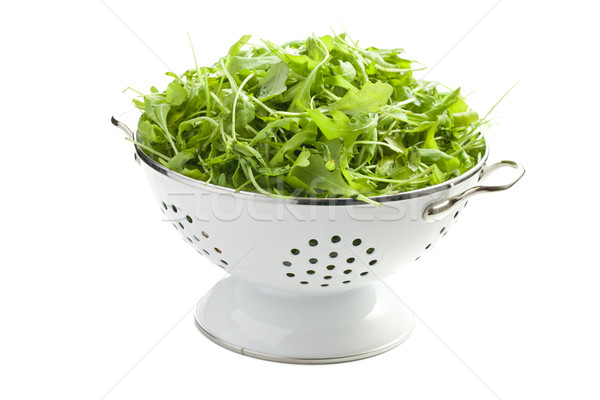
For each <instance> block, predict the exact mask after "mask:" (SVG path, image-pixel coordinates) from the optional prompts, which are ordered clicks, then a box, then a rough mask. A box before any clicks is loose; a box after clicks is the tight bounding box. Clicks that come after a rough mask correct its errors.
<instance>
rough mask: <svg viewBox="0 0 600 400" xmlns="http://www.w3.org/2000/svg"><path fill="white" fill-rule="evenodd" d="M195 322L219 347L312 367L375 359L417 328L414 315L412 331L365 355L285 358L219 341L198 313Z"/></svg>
mask: <svg viewBox="0 0 600 400" xmlns="http://www.w3.org/2000/svg"><path fill="white" fill-rule="evenodd" d="M194 322H195V324H196V327H197V328H198V330H199V331H200V332H201V333H202V334H203V335H204V336H206V337H207V338H208V339H210V340H211V341H212V342H213V343H215V344H218V345H219V346H221V347H223V348H225V349H227V350H229V351H233V352H234V353H238V354H241V355H243V356H248V357H252V358H258V359H261V360H266V361H273V362H279V363H287V364H312V365H314V364H338V363H344V362H350V361H358V360H363V359H365V358H369V357H374V356H377V355H379V354H383V353H385V352H387V351H389V350H392V349H394V348H396V347H398V346H399V345H401V344H402V343H404V342H405V341H406V339H408V337H409V336H410V335H411V333H412V331H413V329H414V327H415V323H416V318H415V317H414V315H412V323H411V326H410V329H409V330H408V331H407V332H406V333H405V334H404V335H402V336H400V337H399V338H397V339H396V340H394V341H393V342H392V343H389V344H387V345H384V346H381V347H378V348H376V349H374V350H371V351H367V352H364V353H359V354H353V355H348V356H342V357H331V358H295V357H285V356H277V355H273V354H267V353H261V352H257V351H252V350H248V349H244V348H242V347H238V346H235V345H233V344H231V343H229V342H226V341H225V340H222V339H219V338H218V337H216V336H214V335H213V334H212V333H210V332H209V331H208V330H207V329H206V328H205V327H203V326H202V324H200V322H199V321H198V318H197V313H194Z"/></svg>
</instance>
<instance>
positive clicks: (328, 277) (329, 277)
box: [323, 275, 331, 279]
mask: <svg viewBox="0 0 600 400" xmlns="http://www.w3.org/2000/svg"><path fill="white" fill-rule="evenodd" d="M323 279H331V275H326V276H324V277H323Z"/></svg>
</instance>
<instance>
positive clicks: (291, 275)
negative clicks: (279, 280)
mask: <svg viewBox="0 0 600 400" xmlns="http://www.w3.org/2000/svg"><path fill="white" fill-rule="evenodd" d="M286 275H287V276H289V277H290V278H293V277H295V276H296V274H292V273H291V272H288V273H287V274H286Z"/></svg>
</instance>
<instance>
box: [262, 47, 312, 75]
mask: <svg viewBox="0 0 600 400" xmlns="http://www.w3.org/2000/svg"><path fill="white" fill-rule="evenodd" d="M263 42H264V43H265V44H266V45H267V47H268V48H269V50H271V51H272V52H273V54H275V55H276V56H277V57H279V59H280V60H281V61H283V62H284V63H286V64H287V66H288V67H289V68H290V69H291V70H293V71H294V72H296V73H298V74H300V75H307V74H308V73H310V72H311V71H313V70H314V69H315V68H317V66H318V65H319V61H316V60H313V59H312V58H310V57H309V56H307V55H304V54H301V55H298V54H288V53H286V52H285V51H284V50H283V49H282V48H281V47H279V46H277V45H276V44H275V43H272V42H269V41H268V40H263Z"/></svg>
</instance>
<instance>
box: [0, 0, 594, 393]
mask: <svg viewBox="0 0 600 400" xmlns="http://www.w3.org/2000/svg"><path fill="white" fill-rule="evenodd" d="M494 4H495V3H494V2H493V1H480V2H475V1H463V0H457V1H452V2H441V1H440V2H433V1H418V2H417V1H412V2H401V1H371V2H353V1H343V2H341V1H331V2H326V1H324V0H321V1H309V0H303V1H290V2H283V1H271V2H268V1H260V0H255V1H247V2H244V3H241V2H233V1H211V2H202V1H193V2H192V1H169V2H166V1H161V2H158V1H135V2H117V1H114V0H107V1H106V5H104V4H103V3H101V2H100V1H79V2H76V1H72V2H67V1H52V2H41V1H37V2H21V3H19V4H17V2H10V3H8V2H4V3H3V4H2V6H0V8H1V9H0V38H1V39H0V48H1V53H0V54H1V60H2V61H1V62H0V71H1V74H0V79H1V82H2V85H1V89H2V95H1V96H0V102H1V105H0V116H1V118H2V122H1V124H0V126H1V131H2V141H1V147H0V163H1V169H0V171H1V174H2V175H1V176H2V194H1V195H0V206H1V210H2V213H3V219H2V222H1V223H0V235H1V243H2V247H1V251H0V262H1V269H0V338H1V340H0V398H4V399H34V398H35V399H50V398H52V399H92V400H94V399H96V400H100V399H101V398H106V399H108V400H117V399H200V398H216V399H220V398H261V399H276V398H277V399H280V398H285V399H306V398H317V399H331V398H352V399H354V398H356V399H359V398H360V399H364V398H367V396H370V397H373V398H375V397H377V398H382V399H387V398H390V399H391V398H393V399H461V400H470V399H478V400H482V399H494V398H500V399H502V400H508V399H534V398H539V399H566V398H572V399H597V398H598V397H599V396H600V387H599V386H598V382H597V381H598V377H599V376H600V362H599V361H598V360H599V359H600V345H599V340H598V338H599V337H600V322H599V316H598V315H599V313H598V306H599V305H600V291H599V290H598V288H599V283H600V274H599V273H598V267H599V264H600V263H599V262H598V258H597V249H598V236H599V235H598V231H599V230H600V221H599V218H598V210H597V205H596V204H597V194H598V176H599V173H598V171H599V168H598V161H597V160H598V156H597V154H598V148H599V144H600V140H599V137H600V132H599V128H598V126H599V123H598V108H599V106H600V104H599V103H600V102H599V101H598V93H599V89H600V85H599V83H598V67H599V65H598V55H597V54H598V48H597V39H598V37H600V32H599V29H598V23H597V13H596V12H594V10H593V9H592V8H591V6H589V5H588V4H592V3H589V2H583V1H581V2H579V1H570V2H558V1H546V2H541V1H540V2H524V1H510V0H503V1H500V2H499V3H497V4H496V5H495V6H494ZM109 9H110V10H112V12H111V11H110V10H109ZM490 9H491V11H490ZM488 11H489V13H488ZM113 13H114V14H113ZM486 13H487V15H486ZM484 15H485V17H484V18H483V19H482V20H481V21H480V22H479V23H478V21H479V20H480V19H481V18H482V16H484ZM117 16H118V18H120V19H121V21H120V20H119V19H118V18H117ZM340 24H341V26H343V27H344V28H345V29H346V30H347V31H348V32H350V33H351V34H352V36H353V37H354V38H358V39H360V41H361V44H362V45H364V46H368V45H375V46H377V47H404V48H405V49H407V53H408V55H409V56H410V57H411V58H414V59H417V60H419V61H421V62H422V63H424V64H426V65H428V66H430V67H431V66H434V65H435V68H434V69H433V70H432V71H431V73H430V74H429V75H428V77H427V78H428V79H432V80H438V81H440V82H443V83H445V84H447V85H449V86H452V87H455V86H458V85H460V86H462V87H463V93H469V92H471V91H473V90H476V91H475V92H474V93H473V94H472V95H471V96H469V99H470V104H471V105H472V106H473V108H475V109H476V110H478V111H479V112H480V113H485V112H486V111H487V110H488V109H489V108H490V107H491V106H492V105H493V104H494V103H495V102H496V100H497V99H498V98H499V97H500V96H501V95H502V94H503V93H504V92H505V91H506V90H507V89H508V88H510V87H511V86H512V85H513V84H514V83H515V82H516V81H520V84H519V85H518V86H517V87H516V88H515V89H514V90H513V92H511V94H510V95H509V96H508V97H507V98H506V99H505V100H504V101H503V102H502V103H501V105H500V106H498V108H497V109H496V110H495V112H494V116H495V117H498V120H497V122H498V124H497V125H496V126H495V127H494V128H493V129H491V130H490V131H489V134H488V138H489V142H490V146H491V157H490V159H491V160H492V161H494V160H500V159H514V160H516V161H519V162H522V163H523V164H524V165H525V166H526V168H527V171H528V172H527V174H526V175H525V177H524V178H523V180H522V181H521V182H519V183H518V184H517V185H516V186H515V187H514V188H513V189H511V190H510V191H507V192H503V193H498V194H495V195H487V196H481V197H480V198H477V199H474V200H472V201H471V202H470V203H469V208H467V210H466V212H465V213H463V217H462V219H461V220H460V221H459V222H458V223H457V225H456V227H455V228H454V229H453V231H452V232H450V234H449V235H448V236H446V238H445V239H444V240H442V241H440V242H439V243H438V245H437V247H436V249H435V250H434V251H432V252H430V253H429V254H428V255H427V256H426V257H424V258H422V259H421V260H420V261H419V262H418V263H415V264H414V265H412V266H408V267H406V268H404V269H401V270H400V271H399V272H398V273H397V274H396V275H394V276H393V277H392V278H391V279H389V280H388V284H389V285H390V286H391V287H392V288H393V289H394V291H395V292H396V293H397V294H398V295H399V296H400V297H401V298H402V299H403V300H404V301H405V302H407V303H408V304H410V306H411V307H412V309H413V310H414V311H415V312H416V314H417V315H418V317H419V318H420V319H421V321H422V322H419V323H418V324H417V326H416V328H415V330H414V332H413V334H412V336H411V337H410V339H409V340H408V341H407V342H405V343H404V344H402V345H401V346H400V347H398V348H397V349H395V350H393V351H391V352H388V353H386V354H384V355H380V356H378V357H375V358H372V359H368V360H363V361H359V362H354V363H347V364H340V365H326V366H298V365H285V364H276V363H269V362H265V361H259V360H255V359H251V358H247V357H242V356H239V355H237V354H234V353H232V352H229V351H227V350H224V349H222V348H220V347H218V346H216V345H214V344H213V343H211V342H209V341H208V340H206V339H205V338H204V337H203V336H202V335H201V334H200V333H199V332H198V331H197V330H196V328H195V327H194V325H193V319H192V315H191V314H190V313H189V310H190V309H191V307H192V306H193V305H194V303H195V302H196V301H197V300H198V299H199V298H200V297H201V296H202V295H203V294H204V293H205V292H206V291H207V290H208V289H209V288H210V287H211V286H212V285H214V284H215V283H216V282H217V281H218V280H219V279H220V278H221V277H222V272H221V270H220V269H218V268H216V267H214V266H212V265H208V264H207V263H206V261H205V260H203V259H201V257H198V255H197V254H195V252H194V251H193V250H192V249H191V248H188V247H187V246H186V245H185V244H184V243H183V242H182V241H181V240H180V239H179V238H178V237H177V235H175V234H174V232H173V230H172V229H170V227H168V226H167V224H164V223H163V222H161V214H160V212H159V211H158V208H157V207H156V205H155V203H154V200H153V198H152V197H151V194H150V190H149V188H148V187H147V184H146V182H145V178H144V177H143V175H142V173H141V169H140V168H138V167H137V166H136V164H135V163H134V162H133V149H132V146H131V145H130V144H129V143H127V142H125V140H123V135H122V133H121V132H120V131H118V130H116V128H114V127H112V126H111V125H110V123H109V119H110V116H111V114H113V113H118V112H120V111H123V110H124V109H127V108H128V107H129V105H128V104H129V100H130V96H131V95H130V94H128V93H126V94H121V92H122V91H123V89H125V88H126V87H127V86H132V87H135V88H137V89H140V90H143V91H146V90H148V88H149V86H150V85H157V86H158V87H160V88H164V86H165V84H166V82H167V79H166V78H165V77H164V72H166V70H167V66H168V67H169V68H171V69H172V70H173V71H176V72H183V71H184V70H185V69H187V68H190V67H191V66H192V62H193V60H192V56H191V52H190V50H189V44H188V39H187V36H186V33H187V32H189V33H190V35H191V37H192V39H193V41H194V45H195V48H196V52H197V53H198V56H199V62H200V63H201V64H208V63H212V62H214V61H215V60H216V58H217V57H219V56H220V55H222V54H224V52H226V50H227V49H228V47H229V46H230V45H231V44H232V43H233V42H234V41H236V40H237V39H238V38H239V37H240V36H241V35H242V34H245V33H252V34H254V35H255V38H256V39H258V38H268V39H270V40H273V41H276V42H284V41H286V40H288V39H295V38H300V37H306V36H307V35H308V34H310V33H311V32H315V33H317V34H319V35H321V34H326V33H328V32H329V27H333V28H335V29H337V30H338V31H341V30H342V28H340ZM126 26H127V27H128V28H127V27H126ZM132 32H133V33H132ZM465 34H466V36H465ZM135 35H137V37H136V36H135ZM463 37H464V38H463ZM461 38H462V40H461ZM144 43H145V45H144ZM146 46H147V47H146ZM150 49H151V50H150ZM152 52H154V53H155V54H153V53H152ZM444 55H446V56H445V57H444ZM440 59H441V60H440ZM161 60H162V61H161ZM438 61H439V63H438ZM163 63H164V64H163ZM165 64H166V65H165ZM425 324H426V325H425ZM426 326H427V327H428V328H427V327H426ZM165 335H166V336H165ZM161 338H162V340H161V341H160V339H161ZM157 343H158V344H157ZM153 346H154V347H153ZM144 355H145V357H143V356H144ZM140 360H141V361H140ZM461 360H462V361H461ZM138 361H139V363H138ZM131 368H133V369H131ZM130 369H131V371H130ZM128 371H130V372H129V373H128ZM127 373H128V374H127ZM124 376H125V377H124ZM122 377H124V378H123V379H122V380H120V379H121V378H122ZM115 384H116V386H114V387H113V385H115ZM485 385H487V386H488V387H489V388H490V389H491V390H490V389H488V388H487V387H486V386H485ZM111 388H112V389H111ZM107 392H108V394H107ZM494 393H495V394H494ZM105 395H106V396H105ZM103 396H105V397H103Z"/></svg>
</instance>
